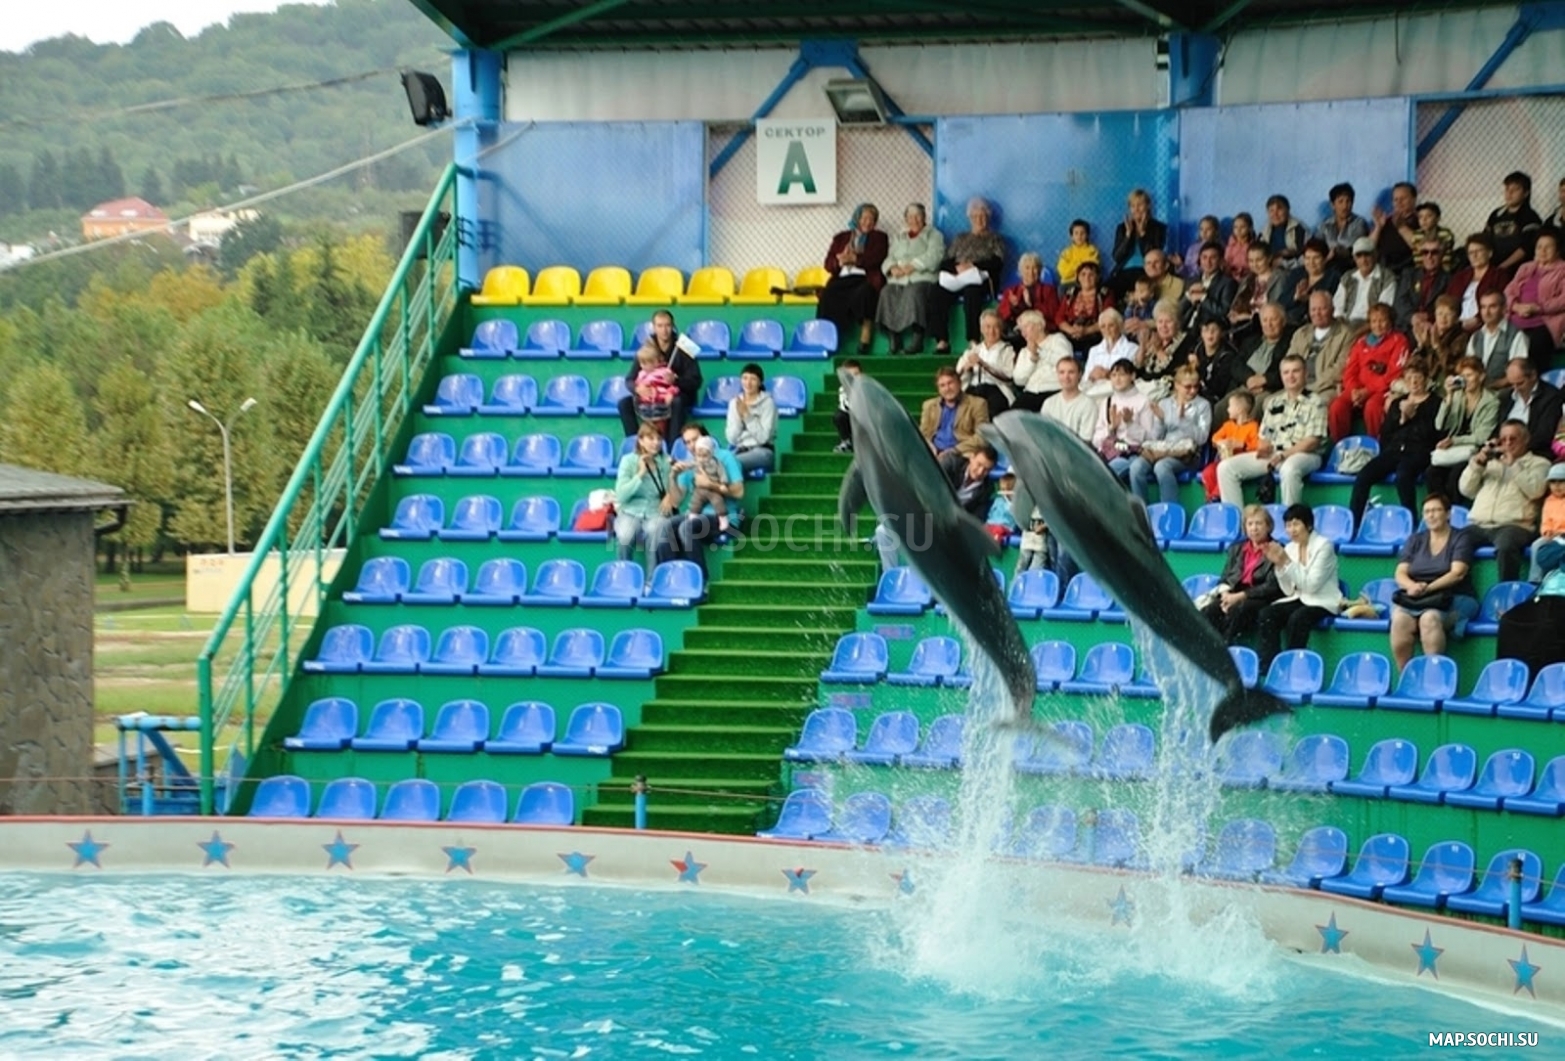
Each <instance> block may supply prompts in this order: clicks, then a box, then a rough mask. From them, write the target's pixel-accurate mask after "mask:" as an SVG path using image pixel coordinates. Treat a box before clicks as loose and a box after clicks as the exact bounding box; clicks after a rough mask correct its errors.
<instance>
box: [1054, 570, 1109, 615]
mask: <svg viewBox="0 0 1565 1061" xmlns="http://www.w3.org/2000/svg"><path fill="white" fill-rule="evenodd" d="M1113 607H1114V598H1112V597H1110V596H1109V595H1108V591H1107V590H1105V589H1104V588H1103V587H1102V586H1100V585H1098V583H1097V580H1096V579H1094V578H1093V577H1092V576H1091V575H1089V574H1087V572H1085V571H1083V572H1081V573H1080V574H1077V575H1073V576H1072V577H1071V580H1070V582H1069V583H1068V584H1066V586H1065V592H1064V594H1062V595H1061V597H1060V603H1058V604H1056V605H1055V606H1054V607H1052V608H1044V609H1042V610H1041V614H1042V616H1043V618H1045V619H1052V620H1054V621H1055V622H1070V623H1090V622H1092V620H1094V619H1097V618H1099V616H1100V613H1101V612H1104V611H1107V610H1108V609H1110V608H1113Z"/></svg>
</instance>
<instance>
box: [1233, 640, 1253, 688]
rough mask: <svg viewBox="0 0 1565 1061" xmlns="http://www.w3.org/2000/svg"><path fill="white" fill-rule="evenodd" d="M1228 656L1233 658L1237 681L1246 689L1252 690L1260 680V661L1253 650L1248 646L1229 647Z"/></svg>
mask: <svg viewBox="0 0 1565 1061" xmlns="http://www.w3.org/2000/svg"><path fill="white" fill-rule="evenodd" d="M1228 654H1229V655H1230V656H1232V657H1233V661H1234V666H1235V667H1236V668H1237V669H1238V671H1239V681H1240V683H1241V684H1243V686H1244V687H1245V688H1246V689H1254V688H1255V686H1256V683H1257V682H1259V681H1260V680H1261V660H1260V657H1258V656H1257V655H1256V654H1255V649H1253V648H1250V647H1249V646H1248V645H1229V646H1228Z"/></svg>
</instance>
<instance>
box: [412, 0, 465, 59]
mask: <svg viewBox="0 0 1565 1061" xmlns="http://www.w3.org/2000/svg"><path fill="white" fill-rule="evenodd" d="M410 2H411V3H412V5H413V6H414V7H415V8H417V9H418V10H419V12H420V13H422V14H423V16H424V17H425V18H427V19H429V21H431V22H433V23H434V24H435V25H436V26H438V27H439V28H440V29H441V30H442V31H443V32H444V33H445V34H446V35H447V36H449V37H450V38H451V39H452V40H454V41H456V42H457V43H458V44H460V45H461V46H462V47H464V48H476V47H478V44H477V42H476V40H475V38H474V37H473V34H472V29H473V27H472V26H463V25H458V24H457V23H456V21H455V20H453V19H452V18H451V17H450V16H449V15H447V14H446V12H445V9H446V8H448V7H451V6H453V5H451V4H450V3H441V2H439V0H410Z"/></svg>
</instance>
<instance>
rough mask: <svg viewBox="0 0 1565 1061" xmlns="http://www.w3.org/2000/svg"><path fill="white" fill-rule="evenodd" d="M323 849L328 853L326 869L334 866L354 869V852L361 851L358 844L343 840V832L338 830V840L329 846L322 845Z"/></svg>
mask: <svg viewBox="0 0 1565 1061" xmlns="http://www.w3.org/2000/svg"><path fill="white" fill-rule="evenodd" d="M321 849H322V850H323V851H325V852H326V868H327V869H331V868H332V867H333V866H339V865H340V866H346V867H347V868H348V869H352V868H353V852H355V851H357V850H358V849H359V845H358V844H350V843H348V841H346V840H344V839H343V838H342V830H341V829H338V830H337V838H336V839H335V840H333V841H332V842H331V843H329V844H322V845H321Z"/></svg>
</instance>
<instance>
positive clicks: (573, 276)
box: [522, 265, 581, 306]
mask: <svg viewBox="0 0 1565 1061" xmlns="http://www.w3.org/2000/svg"><path fill="white" fill-rule="evenodd" d="M580 294H581V274H580V273H578V272H577V271H576V270H575V269H572V268H571V267H570V266H569V265H551V266H549V267H548V268H547V269H542V270H540V271H539V273H538V280H537V282H536V283H534V284H533V293H532V294H531V295H528V296H527V297H526V298H524V299H522V305H524V306H569V305H570V304H571V299H573V298H576V297H577V296H578V295H580Z"/></svg>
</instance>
